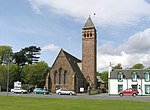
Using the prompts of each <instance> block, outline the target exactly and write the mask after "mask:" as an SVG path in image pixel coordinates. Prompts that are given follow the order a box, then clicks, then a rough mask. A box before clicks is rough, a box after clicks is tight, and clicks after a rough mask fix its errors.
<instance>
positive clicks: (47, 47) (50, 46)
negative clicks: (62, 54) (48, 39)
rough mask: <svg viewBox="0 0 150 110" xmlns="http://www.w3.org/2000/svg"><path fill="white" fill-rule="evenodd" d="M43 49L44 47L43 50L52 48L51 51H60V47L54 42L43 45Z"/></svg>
mask: <svg viewBox="0 0 150 110" xmlns="http://www.w3.org/2000/svg"><path fill="white" fill-rule="evenodd" d="M41 49H42V51H46V50H50V51H53V52H58V50H59V49H60V47H59V46H56V45H54V44H48V45H45V46H43V47H42V48H41Z"/></svg>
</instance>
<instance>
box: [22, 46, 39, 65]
mask: <svg viewBox="0 0 150 110" xmlns="http://www.w3.org/2000/svg"><path fill="white" fill-rule="evenodd" d="M22 51H23V52H24V53H25V56H26V58H27V63H28V64H33V63H36V62H38V59H39V57H38V56H37V55H40V53H39V52H40V51H41V49H40V47H36V46H30V47H26V48H24V49H22Z"/></svg>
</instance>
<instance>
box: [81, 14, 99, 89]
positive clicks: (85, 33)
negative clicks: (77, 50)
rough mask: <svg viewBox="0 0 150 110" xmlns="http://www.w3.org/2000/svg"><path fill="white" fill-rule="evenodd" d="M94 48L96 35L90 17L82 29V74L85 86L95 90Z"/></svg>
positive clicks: (95, 59)
mask: <svg viewBox="0 0 150 110" xmlns="http://www.w3.org/2000/svg"><path fill="white" fill-rule="evenodd" d="M96 47H97V34H96V29H95V26H94V24H93V22H92V20H91V17H90V16H89V18H88V19H87V21H86V23H85V24H84V26H83V28H82V73H83V75H84V77H85V78H86V81H87V86H90V87H91V88H96V86H97V79H96V70H97V69H96V66H97V62H96V61H97V57H96V54H97V52H96V50H97V49H96Z"/></svg>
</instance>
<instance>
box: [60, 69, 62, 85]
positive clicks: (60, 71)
mask: <svg viewBox="0 0 150 110" xmlns="http://www.w3.org/2000/svg"><path fill="white" fill-rule="evenodd" d="M59 84H62V68H60V69H59Z"/></svg>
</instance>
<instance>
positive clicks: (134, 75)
mask: <svg viewBox="0 0 150 110" xmlns="http://www.w3.org/2000/svg"><path fill="white" fill-rule="evenodd" d="M131 76H132V81H133V82H136V81H137V74H136V72H133V73H132V74H131Z"/></svg>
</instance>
